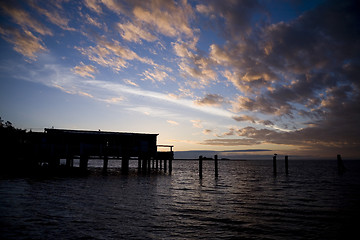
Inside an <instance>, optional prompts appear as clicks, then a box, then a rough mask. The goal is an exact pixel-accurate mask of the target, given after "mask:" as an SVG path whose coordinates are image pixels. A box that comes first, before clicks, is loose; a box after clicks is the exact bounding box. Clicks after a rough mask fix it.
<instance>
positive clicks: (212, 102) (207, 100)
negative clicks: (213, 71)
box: [194, 94, 226, 106]
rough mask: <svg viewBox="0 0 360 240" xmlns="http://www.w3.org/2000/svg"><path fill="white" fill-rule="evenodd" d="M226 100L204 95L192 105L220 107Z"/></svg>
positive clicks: (216, 95)
mask: <svg viewBox="0 0 360 240" xmlns="http://www.w3.org/2000/svg"><path fill="white" fill-rule="evenodd" d="M225 102H226V100H225V99H224V97H222V96H220V95H218V94H206V95H205V97H203V98H202V99H199V100H196V101H195V102H194V103H195V104H198V105H208V106H221V105H222V104H224V103H225Z"/></svg>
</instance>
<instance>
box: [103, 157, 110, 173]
mask: <svg viewBox="0 0 360 240" xmlns="http://www.w3.org/2000/svg"><path fill="white" fill-rule="evenodd" d="M108 163H109V157H108V156H107V155H105V156H104V164H103V173H106V172H107V168H108Z"/></svg>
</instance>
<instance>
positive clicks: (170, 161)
mask: <svg viewBox="0 0 360 240" xmlns="http://www.w3.org/2000/svg"><path fill="white" fill-rule="evenodd" d="M173 158H174V154H173V152H172V151H171V156H170V158H169V174H171V172H172V160H173Z"/></svg>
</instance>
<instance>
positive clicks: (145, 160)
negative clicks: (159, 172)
mask: <svg viewBox="0 0 360 240" xmlns="http://www.w3.org/2000/svg"><path fill="white" fill-rule="evenodd" d="M146 170H147V159H146V157H145V158H143V159H142V171H143V172H146Z"/></svg>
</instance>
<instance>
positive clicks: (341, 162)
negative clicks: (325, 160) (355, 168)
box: [337, 154, 345, 173]
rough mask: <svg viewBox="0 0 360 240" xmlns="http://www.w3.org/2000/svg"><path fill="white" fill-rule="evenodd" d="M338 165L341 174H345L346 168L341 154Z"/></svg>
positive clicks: (338, 156)
mask: <svg viewBox="0 0 360 240" xmlns="http://www.w3.org/2000/svg"><path fill="white" fill-rule="evenodd" d="M337 165H338V171H339V173H343V172H344V171H345V166H344V163H343V160H342V158H341V155H340V154H338V155H337Z"/></svg>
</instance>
